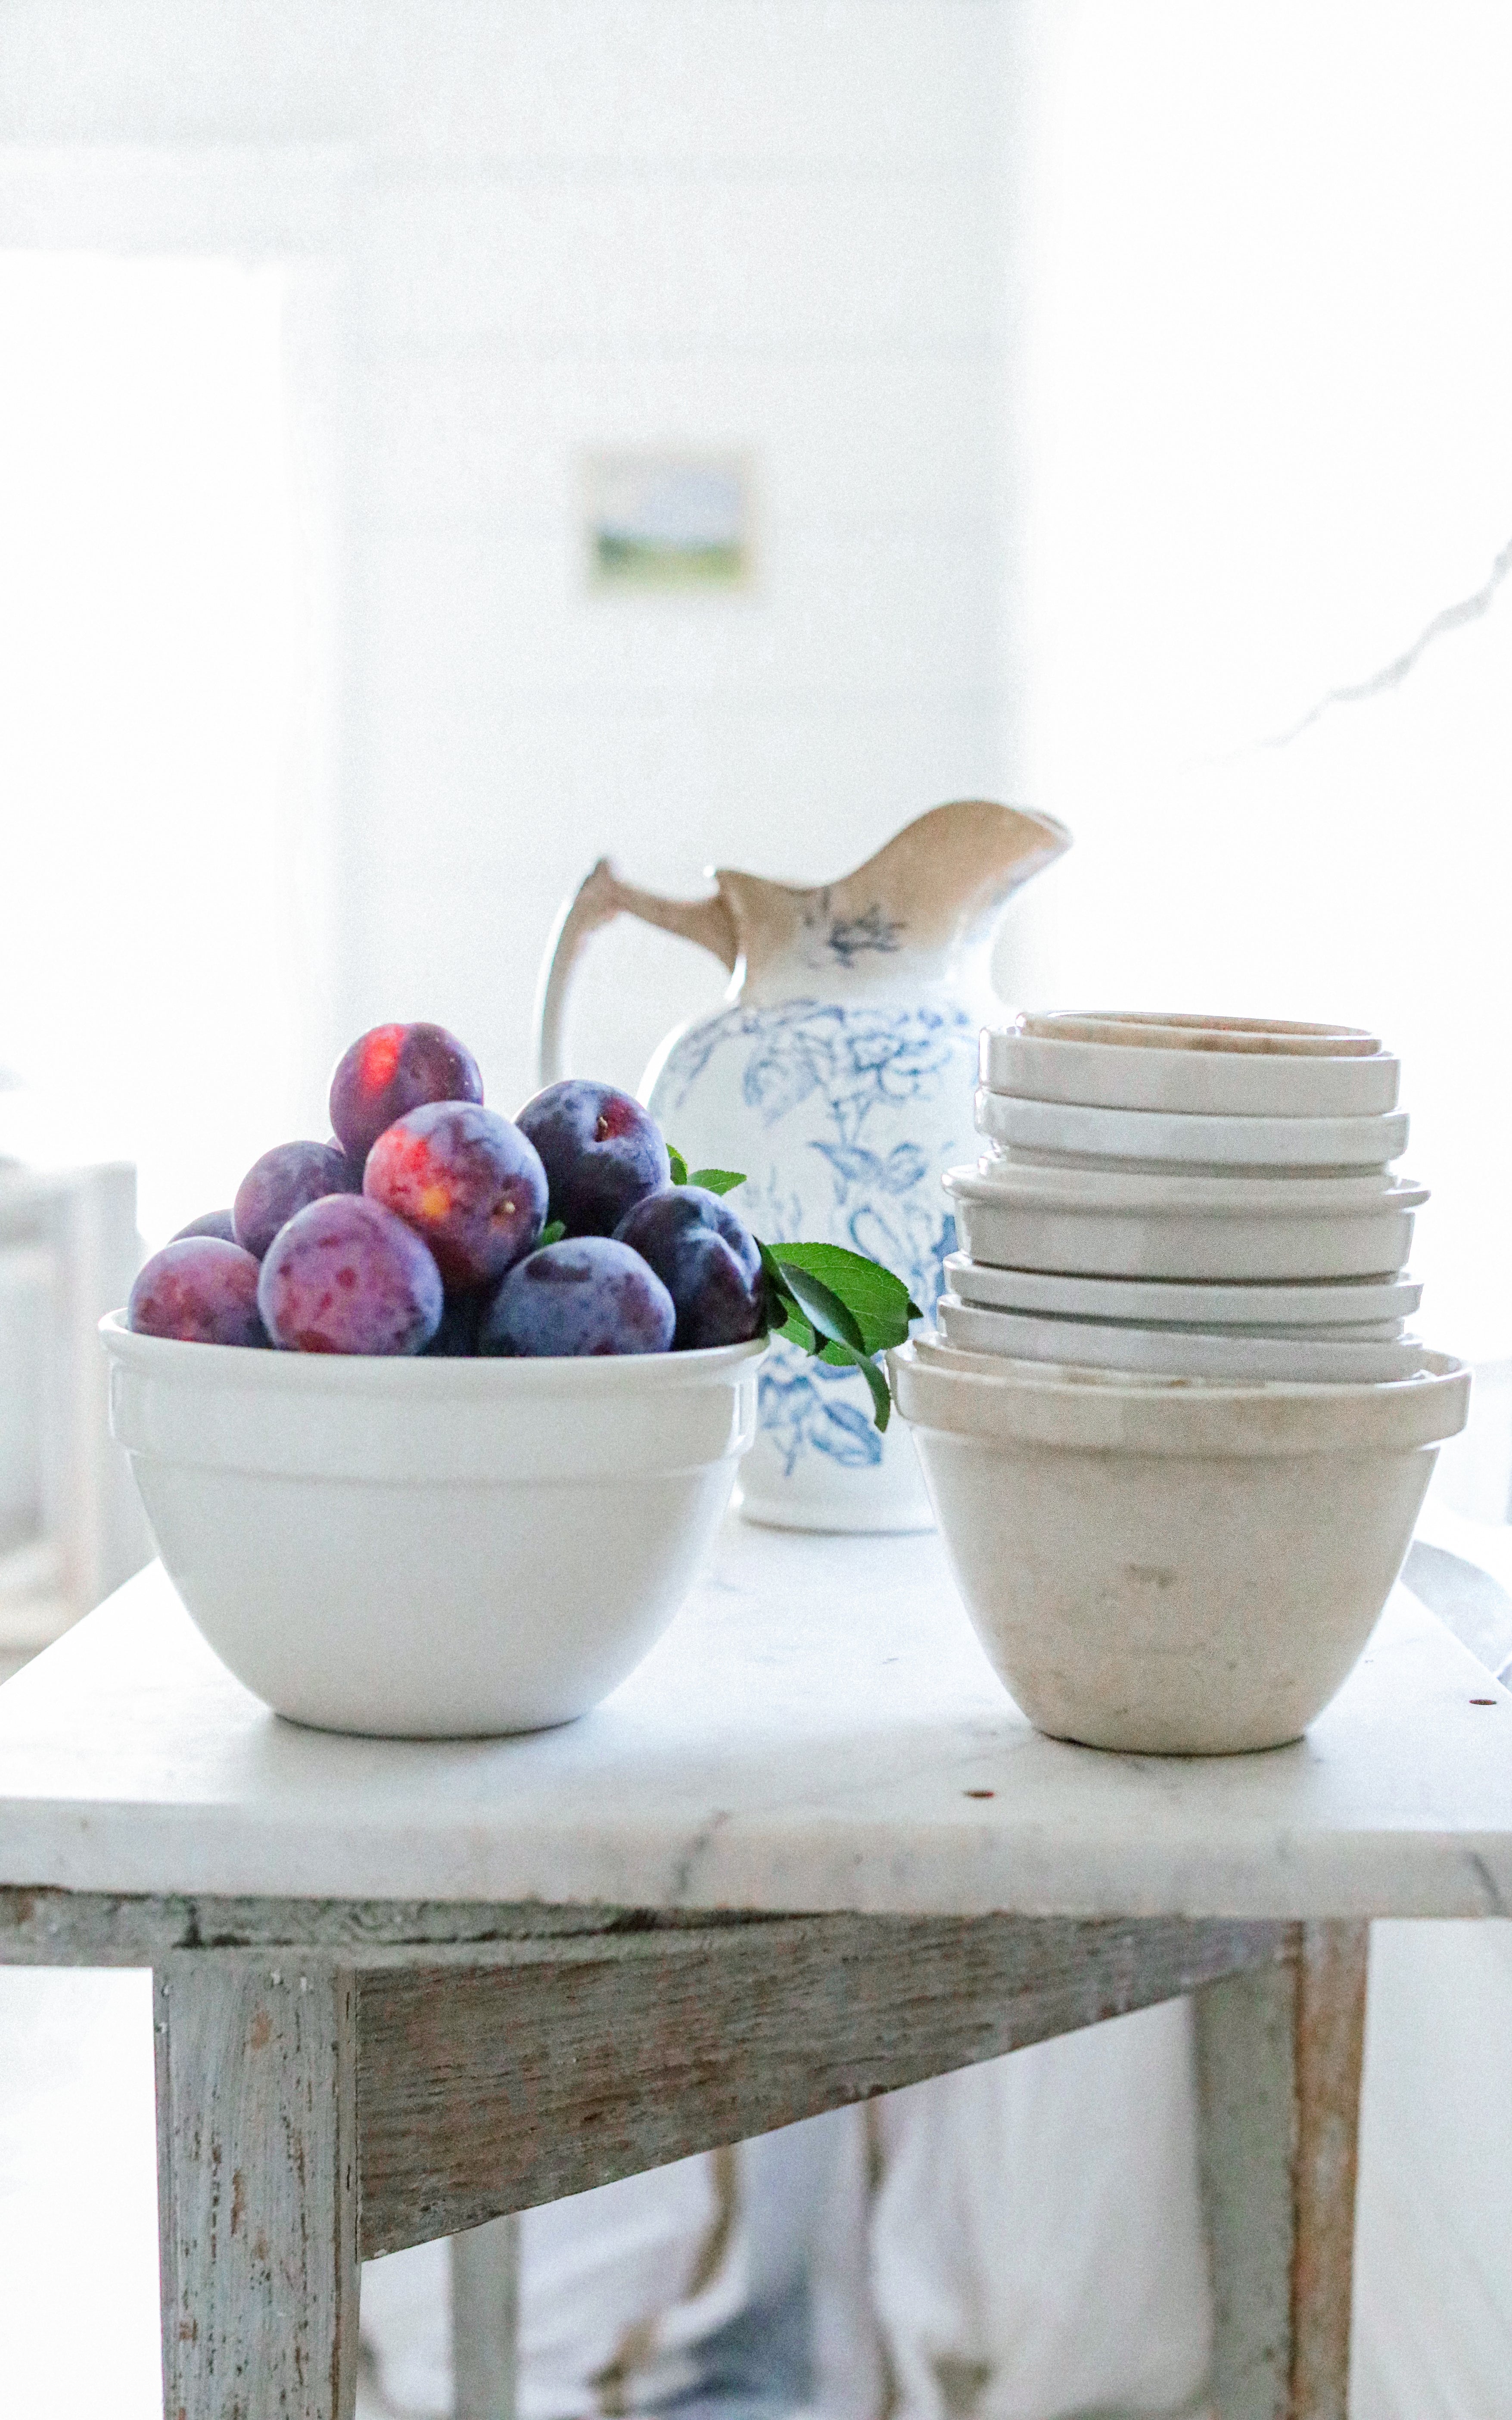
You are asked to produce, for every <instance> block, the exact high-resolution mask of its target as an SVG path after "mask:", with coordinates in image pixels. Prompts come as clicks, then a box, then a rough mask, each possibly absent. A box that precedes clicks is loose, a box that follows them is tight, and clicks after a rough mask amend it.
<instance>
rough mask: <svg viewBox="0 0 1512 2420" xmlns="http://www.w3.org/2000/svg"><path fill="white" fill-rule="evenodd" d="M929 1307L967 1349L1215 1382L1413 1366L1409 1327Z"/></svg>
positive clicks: (969, 1305) (1297, 1382) (1419, 1359)
mask: <svg viewBox="0 0 1512 2420" xmlns="http://www.w3.org/2000/svg"><path fill="white" fill-rule="evenodd" d="M934 1316H935V1319H936V1321H937V1322H938V1324H939V1331H940V1335H941V1336H942V1338H943V1339H944V1341H945V1342H946V1343H947V1344H948V1345H952V1346H957V1347H959V1348H960V1349H961V1351H963V1352H964V1353H967V1354H970V1355H971V1356H972V1357H980V1356H982V1355H986V1356H987V1357H1003V1356H1005V1355H1006V1356H1008V1357H1011V1358H1012V1359H1015V1360H1022V1361H1036V1362H1054V1363H1056V1364H1057V1365H1059V1366H1063V1367H1071V1368H1076V1369H1088V1370H1131V1371H1142V1372H1146V1373H1152V1374H1153V1375H1154V1376H1156V1377H1165V1378H1209V1379H1213V1380H1215V1381H1217V1382H1218V1383H1219V1384H1220V1385H1224V1386H1254V1385H1257V1384H1264V1383H1273V1382H1277V1381H1279V1382H1284V1383H1287V1384H1289V1385H1293V1386H1328V1385H1331V1386H1338V1385H1343V1384H1350V1383H1352V1384H1356V1385H1359V1384H1378V1385H1379V1384H1380V1383H1381V1381H1382V1380H1383V1379H1389V1378H1411V1377H1413V1376H1415V1374H1416V1373H1417V1372H1418V1371H1419V1370H1421V1369H1422V1367H1423V1353H1424V1348H1423V1345H1422V1343H1421V1342H1420V1341H1419V1339H1418V1338H1417V1337H1415V1336H1398V1337H1379V1338H1371V1339H1366V1338H1360V1337H1356V1336H1354V1335H1353V1334H1350V1335H1349V1336H1340V1334H1339V1333H1338V1330H1337V1329H1336V1328H1327V1327H1325V1328H1317V1327H1315V1328H1311V1329H1308V1330H1306V1331H1304V1333H1303V1334H1302V1335H1300V1336H1287V1335H1279V1334H1277V1333H1275V1332H1274V1331H1273V1330H1269V1329H1268V1330H1267V1331H1266V1333H1265V1334H1264V1335H1260V1334H1258V1333H1257V1331H1256V1330H1255V1329H1254V1328H1247V1329H1246V1328H1239V1329H1237V1330H1235V1331H1234V1332H1233V1333H1231V1334H1228V1335H1214V1334H1212V1333H1211V1331H1208V1332H1205V1333H1204V1332H1201V1331H1199V1330H1197V1329H1196V1328H1191V1327H1119V1326H1111V1325H1106V1326H1100V1325H1099V1323H1098V1322H1097V1321H1095V1320H1090V1319H1067V1318H1064V1317H1057V1316H1055V1315H1054V1314H1052V1315H1049V1316H1046V1315H1045V1314H1044V1313H1043V1312H1035V1311H984V1310H983V1309H982V1308H981V1306H980V1304H979V1303H974V1302H962V1301H960V1300H959V1299H958V1297H957V1296H955V1295H948V1294H947V1295H941V1296H940V1299H939V1302H938V1303H937V1305H936V1306H935V1312H934Z"/></svg>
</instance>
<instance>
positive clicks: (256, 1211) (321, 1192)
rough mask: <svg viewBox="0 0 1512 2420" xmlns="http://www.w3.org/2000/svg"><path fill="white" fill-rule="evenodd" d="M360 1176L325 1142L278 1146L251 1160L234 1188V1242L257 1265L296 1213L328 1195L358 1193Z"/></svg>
mask: <svg viewBox="0 0 1512 2420" xmlns="http://www.w3.org/2000/svg"><path fill="white" fill-rule="evenodd" d="M362 1189H363V1171H362V1170H361V1168H360V1167H357V1168H354V1166H353V1164H352V1162H351V1161H350V1160H349V1159H348V1158H347V1155H346V1153H345V1152H343V1151H338V1150H336V1149H335V1148H334V1146H333V1145H332V1144H331V1143H328V1142H280V1143H275V1144H274V1145H273V1148H272V1150H271V1151H265V1152H264V1154H263V1156H262V1157H261V1159H255V1160H254V1161H253V1163H252V1166H251V1167H250V1168H249V1169H248V1171H247V1172H246V1175H245V1176H244V1177H243V1178H242V1180H241V1182H240V1184H239V1186H238V1187H237V1198H236V1202H235V1206H234V1212H233V1215H234V1217H235V1218H236V1227H237V1242H238V1243H239V1245H240V1246H241V1249H242V1250H243V1251H244V1252H251V1253H252V1254H253V1256H254V1258H255V1259H256V1260H259V1261H260V1260H261V1259H262V1256H263V1254H264V1253H265V1252H266V1251H267V1249H268V1247H269V1245H270V1243H271V1242H272V1240H273V1237H274V1236H275V1235H276V1234H277V1233H278V1231H279V1229H280V1227H285V1226H286V1225H287V1224H288V1221H289V1220H290V1219H291V1218H293V1216H294V1214H295V1212H296V1211H297V1210H304V1209H307V1208H308V1207H309V1205H310V1203H311V1202H322V1201H324V1200H325V1197H326V1196H327V1194H329V1193H361V1191H362Z"/></svg>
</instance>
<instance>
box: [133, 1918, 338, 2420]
mask: <svg viewBox="0 0 1512 2420" xmlns="http://www.w3.org/2000/svg"><path fill="white" fill-rule="evenodd" d="M154 1998H155V2009H154V2016H155V2029H156V2043H157V2071H158V2203H159V2231H160V2247H161V2273H162V2348H163V2408H164V2412H165V2413H166V2414H167V2420H350V2415H351V2413H352V2411H353V2409H354V2398H355V2395H356V2374H357V2297H358V2268H357V2124H356V2115H357V2113H356V2092H355V2085H356V2061H355V2056H354V2051H355V2036H354V2024H355V2013H356V2009H355V1998H356V1995H355V1992H354V1989H353V1984H352V1978H351V1977H350V1975H349V1974H346V1973H343V1972H341V1971H340V1970H338V1969H336V1968H335V1967H333V1966H331V1965H329V1964H321V1963H318V1962H311V1961H307V1960H306V1961H298V1960H295V1961H291V1962H288V1963H287V1964H285V1965H275V1964H272V1963H270V1962H269V1961H268V1960H267V1959H261V1958H253V1959H248V1958H246V1957H245V1956H242V1957H237V1958H230V1957H225V1956H215V1957H194V1956H189V1957H180V1958H173V1959H170V1960H169V1961H167V1962H166V1963H165V1964H164V1965H163V1966H162V1967H161V1968H160V1969H159V1971H158V1973H157V1976H156V1978H155V1993H154Z"/></svg>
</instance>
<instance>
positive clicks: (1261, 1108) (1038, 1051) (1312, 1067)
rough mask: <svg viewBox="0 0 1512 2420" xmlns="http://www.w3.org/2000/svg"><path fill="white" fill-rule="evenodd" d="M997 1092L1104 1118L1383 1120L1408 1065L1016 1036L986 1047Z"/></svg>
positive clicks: (1011, 1033) (1379, 1057)
mask: <svg viewBox="0 0 1512 2420" xmlns="http://www.w3.org/2000/svg"><path fill="white" fill-rule="evenodd" d="M980 1067H981V1080H982V1082H983V1083H984V1084H985V1085H986V1086H987V1088H988V1090H989V1091H990V1092H994V1093H1015V1094H1023V1095H1025V1096H1026V1097H1027V1098H1029V1099H1031V1100H1036V1101H1069V1102H1073V1103H1079V1104H1082V1105H1085V1106H1086V1107H1088V1108H1093V1109H1160V1110H1174V1111H1177V1112H1179V1113H1180V1114H1181V1115H1184V1116H1193V1117H1254V1118H1361V1117H1382V1116H1384V1115H1385V1114H1386V1112H1387V1111H1388V1110H1390V1109H1395V1108H1396V1092H1397V1087H1398V1084H1399V1083H1400V1080H1401V1064H1400V1062H1399V1061H1398V1060H1396V1059H1395V1058H1394V1057H1393V1056H1392V1055H1391V1053H1390V1052H1389V1051H1385V1050H1374V1051H1368V1052H1365V1053H1364V1054H1363V1055H1359V1056H1349V1055H1341V1056H1339V1057H1335V1058H1315V1057H1311V1056H1304V1055H1302V1054H1298V1053H1292V1052H1284V1051H1278V1052H1274V1053H1273V1052H1266V1051H1242V1050H1206V1049H1180V1050H1178V1049H1165V1048H1159V1047H1155V1048H1141V1047H1138V1046H1136V1045H1129V1044H1124V1043H1118V1042H1105V1041H1104V1042H1079V1041H1055V1040H1047V1039H1046V1038H1045V1037H1044V1036H1043V1035H1042V1034H1038V1033H1028V1032H1024V1031H1022V1030H1021V1029H1020V1028H1018V1027H1011V1028H1010V1029H1009V1030H1008V1031H1007V1032H995V1031H993V1030H992V1029H990V1028H989V1029H988V1030H987V1031H986V1032H983V1034H982V1037H981V1048H980Z"/></svg>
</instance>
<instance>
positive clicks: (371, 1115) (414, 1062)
mask: <svg viewBox="0 0 1512 2420" xmlns="http://www.w3.org/2000/svg"><path fill="white" fill-rule="evenodd" d="M482 1098H483V1078H482V1077H481V1075H480V1074H479V1073H478V1063H477V1061H476V1060H475V1059H474V1057H473V1056H472V1053H471V1050H469V1049H468V1048H467V1047H466V1046H465V1044H463V1043H460V1042H458V1040H457V1038H456V1036H455V1033H448V1032H447V1031H446V1028H445V1027H444V1026H443V1025H375V1026H374V1028H373V1030H372V1032H370V1033H364V1034H363V1035H362V1036H361V1037H360V1038H359V1039H358V1040H357V1041H356V1042H354V1043H353V1044H352V1047H351V1048H350V1049H349V1050H348V1051H347V1055H346V1057H345V1058H344V1059H341V1060H339V1061H338V1062H337V1065H336V1072H335V1074H334V1075H333V1076H332V1078H331V1123H332V1125H333V1126H334V1128H335V1130H336V1137H337V1140H339V1142H340V1144H341V1147H342V1149H343V1151H345V1152H347V1154H349V1156H351V1157H352V1158H353V1159H355V1160H356V1161H357V1162H358V1164H359V1165H361V1163H362V1162H363V1160H364V1159H365V1158H366V1157H367V1155H368V1153H369V1152H370V1151H371V1150H372V1148H373V1145H374V1144H375V1143H376V1142H377V1140H378V1137H379V1135H380V1134H381V1133H382V1132H383V1129H384V1127H385V1126H392V1125H393V1121H394V1119H395V1118H402V1117H405V1116H406V1115H407V1114H408V1113H409V1110H410V1109H421V1108H423V1107H424V1103H425V1102H426V1101H481V1100H482Z"/></svg>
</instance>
